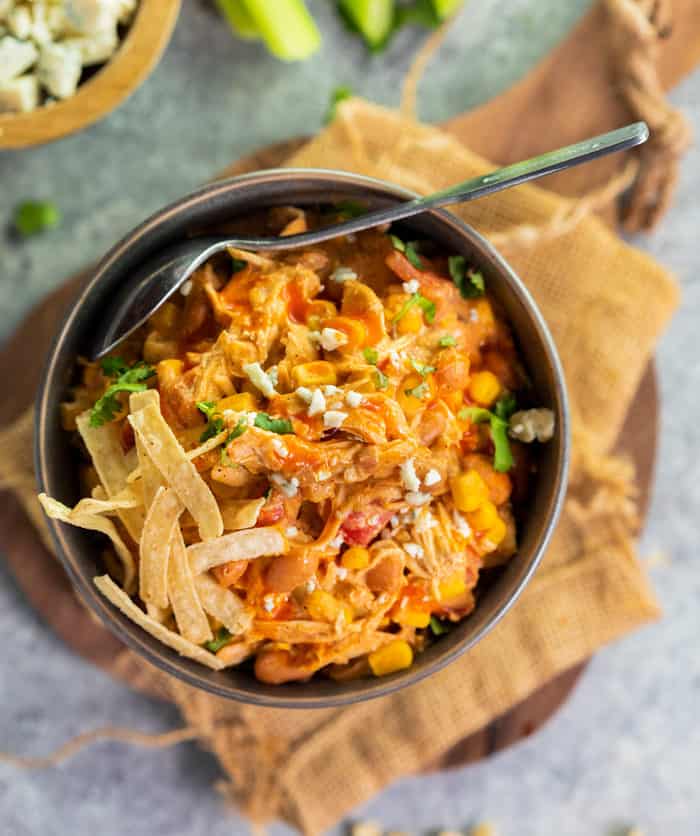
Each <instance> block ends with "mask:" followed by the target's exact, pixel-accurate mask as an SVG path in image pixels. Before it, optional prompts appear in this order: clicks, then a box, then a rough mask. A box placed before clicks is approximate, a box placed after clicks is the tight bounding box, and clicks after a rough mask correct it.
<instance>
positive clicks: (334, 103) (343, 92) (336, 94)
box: [323, 84, 353, 125]
mask: <svg viewBox="0 0 700 836" xmlns="http://www.w3.org/2000/svg"><path fill="white" fill-rule="evenodd" d="M352 95H353V92H352V89H351V88H350V87H348V86H347V85H346V84H341V85H340V86H339V87H335V88H334V89H333V90H332V91H331V98H330V101H329V103H328V110H327V111H326V115H325V117H324V119H323V122H324V124H325V125H327V124H328V123H329V122H332V121H333V120H334V119H335V117H336V115H337V112H338V105H339V104H340V103H341V102H344V101H345V100H346V99H350V98H352Z"/></svg>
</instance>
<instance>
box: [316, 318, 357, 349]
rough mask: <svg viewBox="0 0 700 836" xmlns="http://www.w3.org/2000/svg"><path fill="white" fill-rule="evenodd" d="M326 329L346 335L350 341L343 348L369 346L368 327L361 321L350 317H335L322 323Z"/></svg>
mask: <svg viewBox="0 0 700 836" xmlns="http://www.w3.org/2000/svg"><path fill="white" fill-rule="evenodd" d="M322 325H323V327H324V328H335V330H336V331H340V332H341V333H343V334H345V336H346V337H347V339H348V341H347V343H346V344H345V346H343V347H344V348H345V347H347V348H349V349H353V348H361V347H362V346H363V345H366V344H367V326H366V325H365V324H364V323H363V322H362V321H360V320H359V319H353V318H352V317H349V316H334V317H331V318H330V319H324V321H323V323H322Z"/></svg>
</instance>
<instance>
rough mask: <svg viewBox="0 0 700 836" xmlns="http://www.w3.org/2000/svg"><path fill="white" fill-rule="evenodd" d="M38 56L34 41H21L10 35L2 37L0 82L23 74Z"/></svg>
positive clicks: (0, 40) (0, 39)
mask: <svg viewBox="0 0 700 836" xmlns="http://www.w3.org/2000/svg"><path fill="white" fill-rule="evenodd" d="M38 56H39V52H38V50H37V48H36V47H35V46H34V44H32V43H28V42H25V41H19V40H17V38H12V37H10V35H5V37H4V38H0V84H4V83H5V82H7V81H12V79H14V78H17V77H18V76H20V75H22V73H23V72H25V71H26V70H28V69H29V68H30V67H31V66H32V65H33V64H34V62H35V61H36V59H37V57H38Z"/></svg>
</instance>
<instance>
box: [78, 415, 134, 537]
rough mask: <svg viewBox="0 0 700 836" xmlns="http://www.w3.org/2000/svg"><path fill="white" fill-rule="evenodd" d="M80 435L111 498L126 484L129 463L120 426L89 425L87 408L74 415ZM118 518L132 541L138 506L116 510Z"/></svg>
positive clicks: (112, 424)
mask: <svg viewBox="0 0 700 836" xmlns="http://www.w3.org/2000/svg"><path fill="white" fill-rule="evenodd" d="M75 423H76V426H77V427H78V432H79V433H80V436H81V438H82V439H83V441H84V442H85V447H86V448H87V451H88V453H89V454H90V458H91V459H92V464H93V466H94V468H95V470H96V471H97V475H98V477H99V480H100V482H102V485H103V487H104V489H105V490H106V491H107V496H108V497H110V498H112V497H115V496H116V495H117V494H119V493H120V492H121V491H123V490H124V488H125V487H126V486H127V481H126V480H127V476H128V475H129V466H128V464H127V459H126V456H125V455H124V450H123V449H122V445H121V440H120V437H119V428H118V427H117V425H116V424H115V423H109V424H104V425H103V426H101V427H91V426H90V411H89V410H87V411H86V412H83V413H81V414H80V415H78V417H77V418H76V419H75ZM119 518H120V519H121V521H122V522H123V523H124V527H125V528H126V530H127V531H128V532H129V534H130V536H131V537H132V538H133V540H134V542H135V543H138V541H139V538H140V537H141V529H142V528H143V521H144V518H145V515H144V512H143V510H142V509H141V508H131V509H128V510H127V509H125V510H122V511H120V512H119Z"/></svg>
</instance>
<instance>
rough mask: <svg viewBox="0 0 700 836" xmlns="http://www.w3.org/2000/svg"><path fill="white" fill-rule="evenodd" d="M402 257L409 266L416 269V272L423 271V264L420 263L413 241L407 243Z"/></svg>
mask: <svg viewBox="0 0 700 836" xmlns="http://www.w3.org/2000/svg"><path fill="white" fill-rule="evenodd" d="M404 255H405V256H406V258H407V259H408V260H409V261H410V262H411V264H412V265H413V266H414V267H415V268H416V270H422V269H423V262H422V261H421V258H420V256H419V255H418V250H417V248H416V242H415V241H408V242H407V244H406V249H405V250H404Z"/></svg>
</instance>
